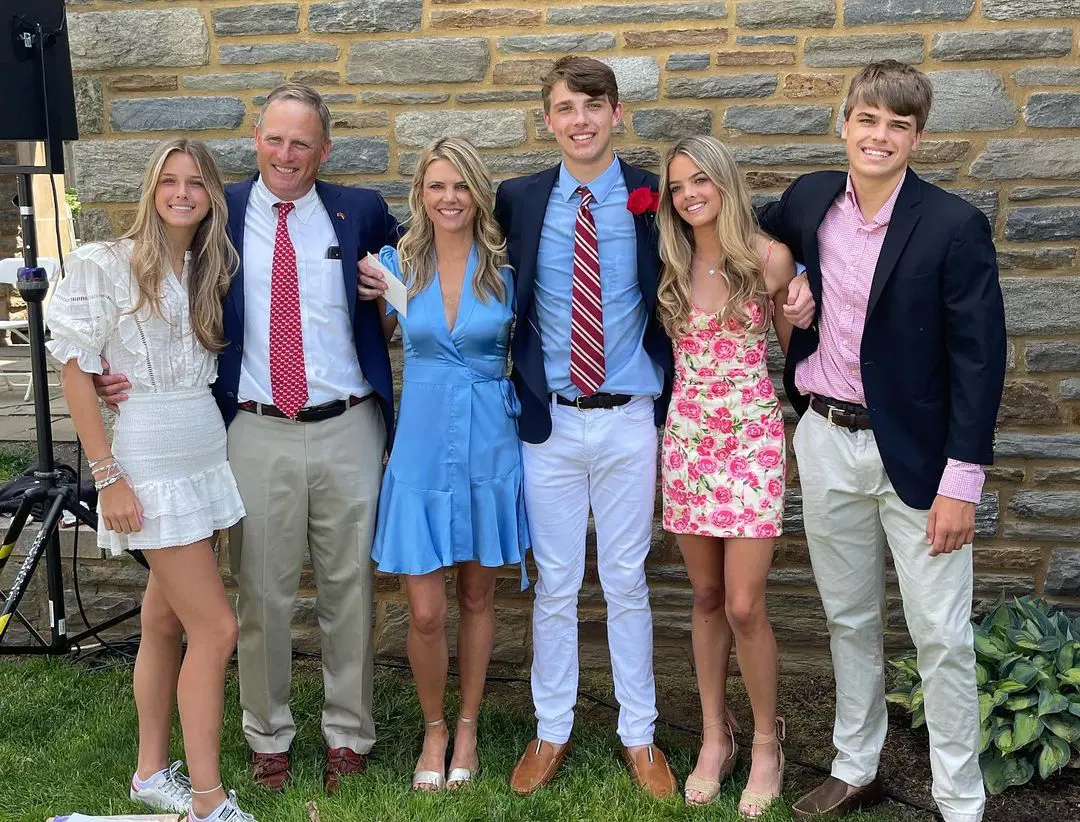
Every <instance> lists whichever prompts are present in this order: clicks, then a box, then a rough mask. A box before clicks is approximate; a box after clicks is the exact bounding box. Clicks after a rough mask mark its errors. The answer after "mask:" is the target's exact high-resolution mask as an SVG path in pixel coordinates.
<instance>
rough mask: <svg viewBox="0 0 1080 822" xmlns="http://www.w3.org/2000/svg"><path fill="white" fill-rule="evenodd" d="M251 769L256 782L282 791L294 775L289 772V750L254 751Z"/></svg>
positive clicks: (277, 791) (270, 789) (271, 789)
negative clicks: (274, 751)
mask: <svg viewBox="0 0 1080 822" xmlns="http://www.w3.org/2000/svg"><path fill="white" fill-rule="evenodd" d="M251 771H252V776H253V777H254V779H255V782H256V783H258V784H259V785H262V786H263V787H264V788H266V789H267V790H268V791H274V792H275V793H281V792H282V791H283V790H285V783H286V782H288V781H289V778H290V777H291V776H292V774H291V773H289V752H288V751H285V752H284V753H253V754H252V755H251Z"/></svg>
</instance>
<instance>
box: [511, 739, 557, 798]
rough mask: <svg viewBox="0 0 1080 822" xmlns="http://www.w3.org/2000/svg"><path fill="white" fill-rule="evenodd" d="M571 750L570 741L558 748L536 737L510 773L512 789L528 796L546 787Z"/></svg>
mask: <svg viewBox="0 0 1080 822" xmlns="http://www.w3.org/2000/svg"><path fill="white" fill-rule="evenodd" d="M569 750H570V743H569V742H567V743H566V744H565V745H563V746H562V747H561V748H558V749H556V747H555V746H554V745H552V744H551V743H550V742H545V741H544V740H542V739H534V740H533V741H532V742H530V743H529V746H528V747H527V748H526V749H525V753H523V754H522V755H521V759H519V760H518V763H517V765H515V766H514V770H513V772H512V773H511V774H510V789H511V790H512V791H513V792H514V793H516V794H517V795H518V796H528V795H529V794H531V793H532V792H533V791H535V790H536V789H537V788H542V787H544V786H545V785H546V784H548V782H550V781H551V780H552V777H554V776H555V774H556V772H557V771H558V770H559V767H560V766H561V765H562V763H563V760H564V759H566V754H567V752H568V751H569Z"/></svg>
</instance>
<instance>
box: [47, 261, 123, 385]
mask: <svg viewBox="0 0 1080 822" xmlns="http://www.w3.org/2000/svg"><path fill="white" fill-rule="evenodd" d="M64 268H65V270H66V276H65V277H64V279H63V280H62V281H61V282H60V283H59V284H58V285H57V286H56V293H55V294H53V298H52V302H51V303H50V304H49V315H48V326H49V331H50V332H51V334H52V340H51V341H50V342H48V343H47V344H46V347H47V348H48V349H49V353H50V354H52V356H53V357H54V358H55V359H56V360H58V361H59V362H61V363H66V362H68V361H70V360H77V361H78V365H79V368H80V369H81V370H82V371H84V372H86V373H87V374H100V373H101V371H102V366H101V353H102V351H103V350H104V348H105V342H106V341H107V340H108V339H109V336H110V335H111V334H112V333H113V332H114V331H115V330H116V326H117V323H118V321H119V317H120V309H119V308H118V307H117V277H119V276H123V277H127V276H128V274H127V265H126V260H125V259H124V258H123V257H121V256H119V255H116V254H114V253H113V252H112V250H111V249H105V248H102V247H98V248H92V247H86V246H84V247H83V248H80V249H78V250H77V251H75V252H73V253H72V254H70V255H69V256H68V258H67V259H66V260H65V264H64Z"/></svg>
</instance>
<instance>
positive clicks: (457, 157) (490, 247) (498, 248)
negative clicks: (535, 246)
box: [397, 137, 508, 302]
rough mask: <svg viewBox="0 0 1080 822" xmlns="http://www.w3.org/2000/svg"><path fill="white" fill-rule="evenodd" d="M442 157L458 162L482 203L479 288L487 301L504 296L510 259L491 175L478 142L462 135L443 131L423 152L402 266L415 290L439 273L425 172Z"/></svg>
mask: <svg viewBox="0 0 1080 822" xmlns="http://www.w3.org/2000/svg"><path fill="white" fill-rule="evenodd" d="M436 160H446V161H447V162H449V163H450V164H451V165H452V166H453V167H454V168H455V170H456V171H457V172H458V174H460V175H461V176H462V178H463V179H464V180H465V185H467V186H468V187H469V193H470V194H471V195H472V198H473V202H474V203H475V204H476V220H475V221H474V222H473V239H474V241H475V243H476V253H477V256H478V257H479V262H478V264H477V266H476V272H475V273H474V274H473V281H472V288H473V293H474V294H475V295H476V297H477V299H479V300H480V301H482V302H487V300H488V298H489V297H494V298H495V299H496V300H499V301H502V300H503V299H505V298H506V287H505V285H504V283H503V278H502V274H501V273H500V269H502V268H503V267H505V266H506V265H507V262H508V260H507V256H506V240H505V239H504V238H503V235H502V231H501V229H500V228H499V224H498V222H496V220H495V195H494V194H493V193H492V190H491V175H490V174H489V173H488V170H487V166H485V165H484V161H483V160H482V159H481V158H480V153H479V152H478V151H477V150H476V148H475V146H473V144H472V143H470V142H469V141H468V140H466V139H464V138H462V137H441V138H440V139H438V140H436V141H435V142H434V143H432V144H431V145H429V146H428V147H427V148H425V149H424V150H423V152H421V154H420V160H419V162H418V163H417V166H416V173H415V174H414V175H413V180H412V189H411V190H410V192H409V211H410V212H411V216H410V220H409V230H408V231H406V232H405V236H404V237H402V238H401V240H399V241H398V246H397V247H398V259H399V262H400V265H401V270H402V272H404V273H405V275H406V277H407V278H408V279H409V296H415V295H416V294H419V293H420V292H421V291H423V290H424V289H425V288H427V287H428V285H430V284H431V281H432V280H433V279H434V278H435V227H434V225H433V224H432V222H431V218H430V217H428V215H427V211H426V209H425V208H424V175H425V174H427V170H428V167H429V166H430V165H431V164H432V163H434V162H435V161H436Z"/></svg>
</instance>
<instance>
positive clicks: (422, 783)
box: [412, 717, 446, 793]
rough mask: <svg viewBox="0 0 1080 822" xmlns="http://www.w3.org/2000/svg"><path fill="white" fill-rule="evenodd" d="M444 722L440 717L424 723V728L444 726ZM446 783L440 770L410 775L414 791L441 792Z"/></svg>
mask: <svg viewBox="0 0 1080 822" xmlns="http://www.w3.org/2000/svg"><path fill="white" fill-rule="evenodd" d="M445 724H446V720H445V719H443V718H442V717H439V718H438V719H433V720H431V721H430V722H425V723H424V727H425V728H437V727H439V726H440V725H445ZM445 782H446V777H444V776H443V772H442V771H441V770H438V771H419V770H417V771H413V775H412V789H413V790H414V791H423V792H427V793H431V792H434V791H438V790H442V787H443V785H444V784H445Z"/></svg>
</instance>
